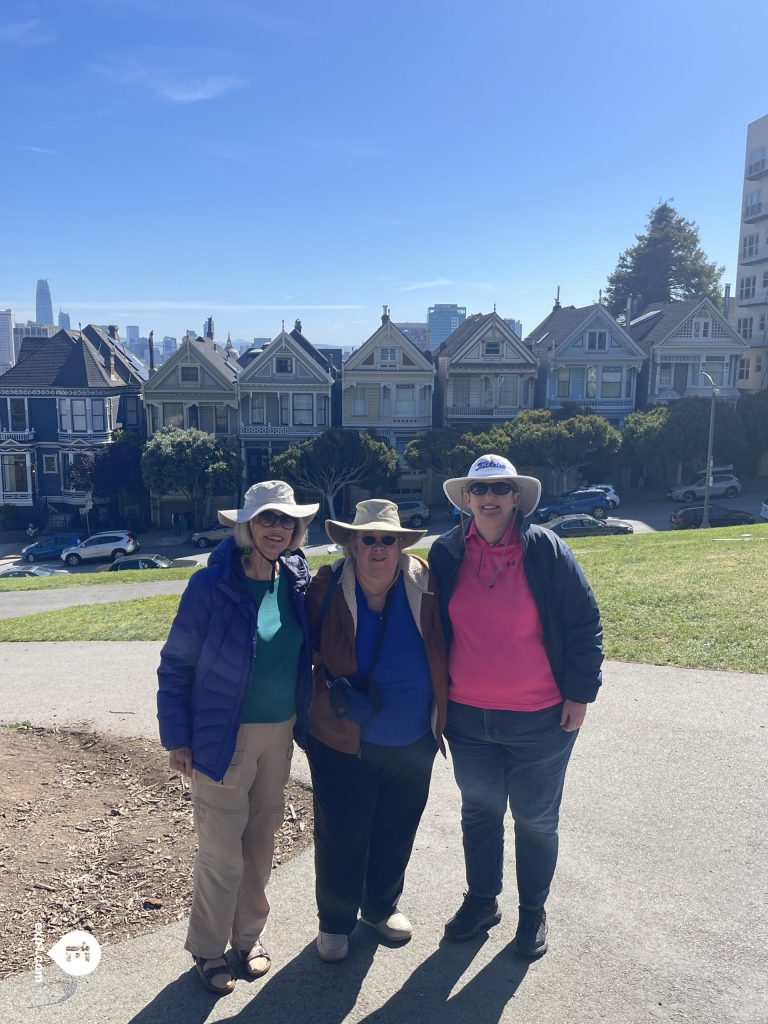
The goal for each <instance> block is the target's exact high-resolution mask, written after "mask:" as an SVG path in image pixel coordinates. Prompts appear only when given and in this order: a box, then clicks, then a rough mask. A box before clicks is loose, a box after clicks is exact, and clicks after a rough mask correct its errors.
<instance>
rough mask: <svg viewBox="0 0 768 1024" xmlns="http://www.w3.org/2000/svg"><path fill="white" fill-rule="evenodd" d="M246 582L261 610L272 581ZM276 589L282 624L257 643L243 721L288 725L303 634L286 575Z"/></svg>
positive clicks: (283, 575) (293, 703)
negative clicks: (268, 638) (283, 723)
mask: <svg viewBox="0 0 768 1024" xmlns="http://www.w3.org/2000/svg"><path fill="white" fill-rule="evenodd" d="M246 582H247V584H248V590H249V591H250V594H251V597H252V598H253V600H254V603H255V604H256V607H257V608H259V607H260V606H261V602H262V600H263V598H264V596H265V594H266V593H267V591H268V589H269V580H251V579H246ZM276 589H277V605H278V612H279V616H280V625H279V627H278V629H277V631H276V632H275V633H274V635H273V636H272V638H271V639H270V640H267V639H265V637H263V636H262V635H261V634H260V635H259V636H258V638H257V640H256V655H255V657H254V659H253V668H252V670H251V682H250V686H249V687H248V692H247V694H246V695H245V704H244V705H243V713H242V716H241V718H240V721H241V722H285V721H287V720H288V719H289V718H291V717H292V716H293V715H295V714H296V680H297V678H298V672H299V655H300V653H301V645H302V643H303V642H304V634H303V631H302V629H301V625H300V624H299V622H298V621H297V619H296V615H295V613H294V610H293V604H292V603H291V595H290V582H289V580H288V577H287V575H286V573H280V575H279V576H278V578H277V585H276Z"/></svg>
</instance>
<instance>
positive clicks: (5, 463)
mask: <svg viewBox="0 0 768 1024" xmlns="http://www.w3.org/2000/svg"><path fill="white" fill-rule="evenodd" d="M0 459H2V468H3V490H4V491H15V492H16V493H19V492H21V493H25V494H26V493H28V492H29V480H28V477H27V460H26V458H25V457H24V456H23V455H2V456H0Z"/></svg>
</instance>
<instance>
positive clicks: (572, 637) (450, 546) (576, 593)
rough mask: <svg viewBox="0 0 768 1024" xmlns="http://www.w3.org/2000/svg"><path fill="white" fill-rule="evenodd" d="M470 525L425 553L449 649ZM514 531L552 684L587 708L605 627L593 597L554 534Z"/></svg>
mask: <svg viewBox="0 0 768 1024" xmlns="http://www.w3.org/2000/svg"><path fill="white" fill-rule="evenodd" d="M470 522H471V520H470V521H468V522H467V523H465V524H461V525H459V526H456V527H454V529H452V530H449V531H448V533H444V534H443V535H442V536H441V537H438V539H437V540H436V541H435V543H434V544H433V545H432V548H431V550H430V552H429V567H430V569H431V570H432V573H433V575H434V578H435V581H436V583H437V586H438V594H439V600H440V614H441V617H442V621H443V629H444V631H445V636H446V639H447V641H448V643H449V644H450V643H451V642H452V640H453V629H452V628H451V621H450V617H449V615H448V602H449V600H450V598H451V594H452V593H453V588H454V586H455V584H456V577H457V575H458V572H459V566H460V565H461V560H462V558H463V557H464V554H465V550H466V549H465V546H464V538H463V536H462V530H468V529H469V525H470ZM518 525H519V527H520V533H521V535H522V539H523V568H524V570H525V575H526V578H527V580H528V585H529V586H530V588H531V594H532V595H533V600H534V602H535V603H536V607H537V609H538V612H539V618H540V619H541V625H542V628H543V632H544V646H545V648H546V651H547V657H548V658H549V664H550V666H551V668H552V674H553V676H554V677H555V682H556V683H557V685H558V687H559V689H560V692H561V693H562V695H563V697H565V698H567V699H568V700H575V701H580V702H582V703H589V702H591V701H593V700H594V699H595V697H596V696H597V691H598V689H599V688H600V684H601V682H602V673H601V671H600V666H601V665H602V662H603V625H602V623H601V621H600V611H599V609H598V607H597V601H596V600H595V595H594V594H593V593H592V589H591V587H590V586H589V584H588V583H587V581H586V578H585V577H584V573H583V572H582V571H581V568H580V567H579V564H578V563H577V561H576V559H575V558H574V557H573V554H572V553H571V550H570V548H569V547H568V546H567V545H566V544H564V543H563V542H562V540H560V538H559V537H558V536H557V534H555V533H553V532H552V531H551V530H547V529H545V528H544V527H541V526H535V525H533V524H531V523H526V522H525V521H522V522H519V524H518Z"/></svg>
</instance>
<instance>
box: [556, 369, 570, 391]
mask: <svg viewBox="0 0 768 1024" xmlns="http://www.w3.org/2000/svg"><path fill="white" fill-rule="evenodd" d="M556 376H557V397H558V398H568V396H569V395H570V393H571V371H570V370H569V369H568V367H567V366H559V367H558V369H557V375H556Z"/></svg>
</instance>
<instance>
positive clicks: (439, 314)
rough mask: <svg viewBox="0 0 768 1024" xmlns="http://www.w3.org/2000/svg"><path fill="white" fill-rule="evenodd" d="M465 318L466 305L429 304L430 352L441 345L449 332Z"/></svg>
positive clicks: (451, 332)
mask: <svg viewBox="0 0 768 1024" xmlns="http://www.w3.org/2000/svg"><path fill="white" fill-rule="evenodd" d="M466 319H467V307H466V306H453V305H448V304H445V305H440V306H430V307H429V309H428V310H427V324H428V326H429V347H430V350H431V351H432V352H434V351H436V349H437V348H438V347H439V346H440V345H442V343H443V342H444V341H445V339H446V338H447V337H448V335H449V334H453V332H454V331H455V330H456V328H457V327H458V326H459V325H460V324H463V323H464V321H465V320H466Z"/></svg>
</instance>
